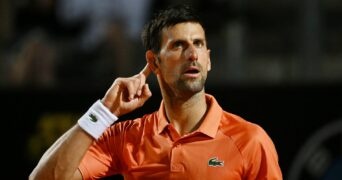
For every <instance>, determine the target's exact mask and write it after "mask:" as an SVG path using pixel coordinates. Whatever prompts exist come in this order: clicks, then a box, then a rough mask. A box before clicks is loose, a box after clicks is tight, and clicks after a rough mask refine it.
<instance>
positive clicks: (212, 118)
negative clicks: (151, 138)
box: [158, 94, 222, 138]
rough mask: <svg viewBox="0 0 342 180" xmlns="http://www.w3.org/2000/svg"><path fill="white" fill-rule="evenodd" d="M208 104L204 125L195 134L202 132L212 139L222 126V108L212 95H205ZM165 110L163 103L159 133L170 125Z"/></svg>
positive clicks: (159, 119)
mask: <svg viewBox="0 0 342 180" xmlns="http://www.w3.org/2000/svg"><path fill="white" fill-rule="evenodd" d="M205 98H206V101H207V104H208V108H209V109H208V111H207V113H206V116H205V118H204V119H203V121H202V124H201V125H200V127H199V128H198V130H196V131H195V132H201V133H203V134H206V135H208V136H210V137H212V138H214V137H215V136H216V133H217V130H218V128H219V125H220V121H221V116H222V108H221V106H220V105H219V104H218V102H217V101H216V99H215V98H214V97H213V96H212V95H210V94H206V95H205ZM165 114H166V113H165V108H164V101H162V102H161V104H160V107H159V110H158V122H159V124H158V133H159V134H160V133H162V132H163V130H164V129H165V127H166V126H167V125H168V124H169V122H168V120H167V118H166V116H165Z"/></svg>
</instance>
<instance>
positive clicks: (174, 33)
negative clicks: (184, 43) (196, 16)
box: [162, 22, 205, 44]
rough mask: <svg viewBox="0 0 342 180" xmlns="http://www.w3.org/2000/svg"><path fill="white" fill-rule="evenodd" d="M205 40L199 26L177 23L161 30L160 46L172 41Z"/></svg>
mask: <svg viewBox="0 0 342 180" xmlns="http://www.w3.org/2000/svg"><path fill="white" fill-rule="evenodd" d="M193 39H203V40H205V32H204V29H203V27H202V25H201V24H199V23H194V22H185V23H178V24H176V25H174V26H170V27H167V28H164V29H163V30H162V44H164V43H167V42H169V41H174V40H193Z"/></svg>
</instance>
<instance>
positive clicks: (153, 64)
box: [145, 50, 158, 74]
mask: <svg viewBox="0 0 342 180" xmlns="http://www.w3.org/2000/svg"><path fill="white" fill-rule="evenodd" d="M145 58H146V61H147V63H148V66H149V68H150V69H151V70H152V71H153V73H155V74H157V73H158V62H157V57H156V55H155V54H154V53H153V51H151V50H148V51H146V53H145Z"/></svg>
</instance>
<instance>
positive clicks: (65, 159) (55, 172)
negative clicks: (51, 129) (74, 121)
mask: <svg viewBox="0 0 342 180" xmlns="http://www.w3.org/2000/svg"><path fill="white" fill-rule="evenodd" d="M93 140H94V139H93V138H92V137H91V136H90V135H89V134H87V133H86V132H85V131H84V130H82V129H81V128H80V127H79V126H78V125H75V126H74V127H73V128H71V129H70V130H69V131H67V132H66V133H65V134H64V135H63V136H61V137H60V138H59V139H58V140H57V141H56V142H55V143H54V144H53V145H52V146H51V147H50V148H49V149H48V150H47V151H46V152H45V153H44V155H43V157H42V158H41V159H40V161H39V163H38V165H37V166H36V168H35V169H34V170H33V172H32V173H31V174H30V179H44V180H46V179H49V180H54V179H72V177H73V175H74V174H75V172H76V171H77V168H78V166H79V164H80V162H81V160H82V158H83V156H84V154H85V153H86V151H87V150H88V148H89V146H90V145H91V144H92V142H93Z"/></svg>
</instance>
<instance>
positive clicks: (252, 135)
mask: <svg viewBox="0 0 342 180" xmlns="http://www.w3.org/2000/svg"><path fill="white" fill-rule="evenodd" d="M206 99H207V103H208V105H209V110H208V112H207V115H206V117H205V119H204V120H203V122H202V124H201V125H200V127H199V128H198V130H196V131H194V132H192V133H189V134H187V135H184V136H182V137H181V136H180V135H179V134H178V133H177V131H176V130H175V128H174V127H173V126H172V124H170V123H169V122H168V121H167V118H166V117H165V111H164V105H163V102H162V103H161V106H160V108H159V110H158V111H156V112H154V113H152V114H148V115H145V116H143V117H141V118H138V119H135V120H129V121H122V122H118V123H115V124H114V125H112V126H111V127H110V128H108V130H107V131H106V132H105V133H104V134H103V136H102V137H101V138H100V139H99V140H98V141H96V142H94V144H93V145H92V146H91V147H90V148H89V150H88V152H87V153H86V155H85V157H84V159H83V160H82V162H81V164H80V166H79V169H80V171H81V173H82V176H83V178H84V179H97V178H100V177H104V176H110V175H113V174H122V175H123V176H124V177H125V179H128V180H129V179H158V180H160V179H176V180H182V179H186V180H195V179H196V180H199V179H203V180H208V179H229V180H235V179H236V180H238V179H244V180H247V179H248V180H256V179H268V180H271V179H272V180H273V179H274V180H281V179H282V173H281V170H280V167H279V165H278V155H277V152H276V149H275V147H274V144H273V142H272V140H271V139H270V137H269V136H268V135H267V133H266V132H265V131H264V130H263V129H262V128H261V127H260V126H258V125H256V124H253V123H251V122H248V121H246V120H244V119H242V118H241V117H239V116H237V115H234V114H231V113H228V112H225V111H223V110H222V108H221V107H220V105H219V104H218V103H217V101H216V100H215V98H214V97H213V96H211V95H209V94H206Z"/></svg>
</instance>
